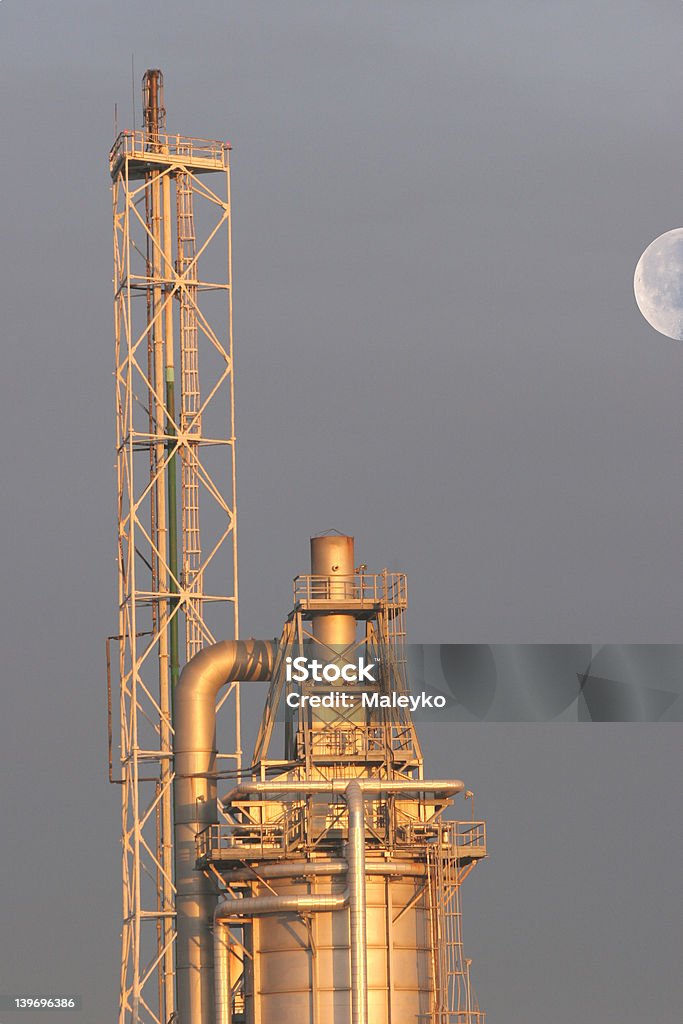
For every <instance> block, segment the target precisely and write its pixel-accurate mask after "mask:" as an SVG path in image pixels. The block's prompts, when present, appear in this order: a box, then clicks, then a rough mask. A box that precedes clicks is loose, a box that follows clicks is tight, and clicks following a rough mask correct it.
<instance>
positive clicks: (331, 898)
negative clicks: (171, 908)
mask: <svg viewBox="0 0 683 1024" xmlns="http://www.w3.org/2000/svg"><path fill="white" fill-rule="evenodd" d="M348 902H349V893H348V890H346V891H344V892H342V893H338V894H337V895H317V894H315V893H314V894H311V895H308V894H299V895H288V896H246V897H245V898H243V899H241V900H225V902H223V903H219V904H218V906H217V907H216V909H215V911H214V915H213V950H214V953H213V957H214V965H215V966H214V1005H215V1008H216V1024H231V1016H232V1007H231V999H232V991H231V989H232V986H231V984H230V972H229V964H230V947H229V945H228V941H227V936H226V933H225V932H226V926H227V924H228V923H229V922H230V920H231V919H232V918H235V917H261V916H262V915H264V914H286V913H288V912H289V913H296V914H304V913H309V914H313V913H316V912H325V911H327V912H331V911H333V910H343V908H344V907H345V906H346V905H347V904H348Z"/></svg>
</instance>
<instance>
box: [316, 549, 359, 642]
mask: <svg viewBox="0 0 683 1024" xmlns="http://www.w3.org/2000/svg"><path fill="white" fill-rule="evenodd" d="M311 573H312V574H313V583H312V586H313V588H314V592H313V595H312V596H313V597H314V598H315V599H316V600H317V601H329V602H330V604H331V605H334V604H335V602H336V603H340V602H341V603H343V602H344V601H345V600H350V599H352V598H353V597H354V596H355V594H354V589H355V585H356V584H355V568H354V554H353V537H346V536H343V535H342V534H329V535H328V534H326V535H325V536H322V537H311ZM311 631H312V633H313V636H314V637H315V639H316V640H317V641H319V642H320V644H323V645H329V647H333V648H336V649H342V648H344V647H348V646H349V645H350V644H352V643H354V641H355V639H356V619H355V617H354V616H353V615H330V614H327V613H323V614H320V615H314V616H313V619H312V629H311ZM329 647H328V650H327V654H326V657H327V658H328V660H329V658H330V652H329Z"/></svg>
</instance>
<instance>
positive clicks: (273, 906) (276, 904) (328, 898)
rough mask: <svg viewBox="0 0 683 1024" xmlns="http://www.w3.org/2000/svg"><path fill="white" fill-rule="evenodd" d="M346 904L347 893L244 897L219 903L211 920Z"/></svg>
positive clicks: (320, 909)
mask: <svg viewBox="0 0 683 1024" xmlns="http://www.w3.org/2000/svg"><path fill="white" fill-rule="evenodd" d="M348 902H349V894H348V892H340V893H338V894H336V895H318V894H316V893H313V894H311V895H308V894H301V893H299V894H294V895H289V896H245V897H244V898H243V899H241V900H225V901H224V902H223V903H219V904H218V906H217V907H216V912H215V914H214V917H213V919H214V923H216V922H217V921H218V922H221V921H224V920H226V919H229V918H233V917H261V916H262V915H263V914H285V913H287V912H288V911H294V913H296V914H302V913H305V912H306V911H309V912H311V913H313V912H315V911H325V910H328V911H329V910H342V909H343V908H344V907H345V906H346V905H347V903H348Z"/></svg>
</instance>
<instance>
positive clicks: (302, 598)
mask: <svg viewBox="0 0 683 1024" xmlns="http://www.w3.org/2000/svg"><path fill="white" fill-rule="evenodd" d="M311 601H339V602H341V603H343V602H345V601H354V602H358V603H360V605H361V606H362V605H364V604H367V605H370V606H373V605H374V606H376V605H379V604H389V605H392V606H398V607H400V608H405V607H406V606H407V604H408V583H407V578H406V576H405V573H402V572H383V573H382V572H378V573H349V574H348V575H345V574H341V573H340V574H339V575H338V576H313V575H306V576H297V577H296V578H295V580H294V604H295V605H297V604H306V603H308V602H311Z"/></svg>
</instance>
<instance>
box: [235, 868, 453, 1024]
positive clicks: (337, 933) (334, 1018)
mask: <svg viewBox="0 0 683 1024" xmlns="http://www.w3.org/2000/svg"><path fill="white" fill-rule="evenodd" d="M423 882H424V880H423V879H422V878H420V877H417V878H412V877H401V876H388V877H380V876H377V875H375V876H373V875H372V874H368V876H367V881H366V895H367V940H368V941H367V956H368V1011H369V1020H370V1021H371V1022H372V1024H388V1022H389V1020H390V1019H391V1021H393V1022H396V1021H400V1022H404V1021H405V1022H408V1021H410V1022H411V1024H412V1022H416V1021H420V1020H426V1015H427V1014H428V1013H429V1010H430V994H431V993H433V981H432V966H431V942H430V925H429V911H428V906H427V897H426V895H425V892H424V887H423ZM345 884H346V880H345V878H344V877H343V876H341V877H340V876H337V877H334V878H332V877H329V876H328V877H325V876H322V877H320V876H317V877H315V878H313V879H310V880H304V879H289V880H287V879H282V880H280V879H278V885H277V889H278V893H279V894H280V895H293V894H300V895H304V894H308V893H311V894H313V893H315V894H318V895H322V894H325V895H327V894H337V893H342V892H343V891H344V887H345ZM269 891H270V890H268V889H266V887H265V886H263V887H261V888H257V889H254V893H255V894H257V895H267V894H268V892H269ZM405 908H408V909H405ZM402 911H403V913H402ZM252 941H253V946H252V950H253V957H254V958H253V961H249V964H248V967H247V978H246V992H245V994H246V1007H247V1013H246V1019H247V1020H248V1021H254V1022H255V1024H348V1022H349V1020H350V1019H351V991H350V984H349V982H350V972H349V959H350V958H349V911H348V908H345V909H342V910H337V911H333V912H332V913H329V912H327V913H325V912H321V913H313V914H311V915H309V916H307V917H305V918H302V917H300V916H299V915H297V914H294V913H287V914H281V915H267V916H264V917H260V918H255V919H254V921H253V935H252ZM431 998H432V999H433V995H432V996H431ZM390 1011H391V1016H390ZM421 1015H424V1016H421Z"/></svg>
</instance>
